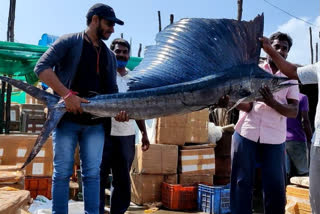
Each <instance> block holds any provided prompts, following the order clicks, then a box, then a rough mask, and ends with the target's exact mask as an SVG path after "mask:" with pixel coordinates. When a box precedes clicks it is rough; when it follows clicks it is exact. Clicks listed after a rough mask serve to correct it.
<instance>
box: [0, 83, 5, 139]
mask: <svg viewBox="0 0 320 214" xmlns="http://www.w3.org/2000/svg"><path fill="white" fill-rule="evenodd" d="M5 92H6V82H4V81H2V86H1V91H0V134H3V128H4V117H3V116H4V95H5Z"/></svg>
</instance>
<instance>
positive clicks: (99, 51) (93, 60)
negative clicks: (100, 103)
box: [64, 39, 108, 125]
mask: <svg viewBox="0 0 320 214" xmlns="http://www.w3.org/2000/svg"><path fill="white" fill-rule="evenodd" d="M100 43H101V44H100V47H94V46H93V45H92V44H91V43H90V42H88V41H87V40H86V39H83V48H82V53H81V58H80V62H79V65H78V69H77V73H76V76H75V78H74V80H73V82H72V85H71V90H73V91H76V92H78V93H79V94H78V96H79V97H84V98H88V97H93V96H94V95H97V94H105V93H106V92H107V85H106V78H107V72H108V71H107V63H108V58H107V52H106V47H105V44H104V43H103V42H102V41H100ZM98 55H99V64H98V62H97V57H98ZM97 65H99V69H97ZM64 118H67V119H70V120H72V121H74V122H77V123H80V124H85V125H96V124H99V123H102V122H103V121H104V118H95V117H94V116H92V115H91V114H88V113H82V114H81V115H80V114H78V115H75V114H73V113H68V112H67V113H66V114H65V116H64Z"/></svg>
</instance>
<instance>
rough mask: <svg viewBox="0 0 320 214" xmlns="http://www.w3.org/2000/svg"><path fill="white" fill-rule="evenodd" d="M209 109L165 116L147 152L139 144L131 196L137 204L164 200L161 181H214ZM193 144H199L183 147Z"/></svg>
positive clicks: (156, 127)
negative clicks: (209, 136)
mask: <svg viewBox="0 0 320 214" xmlns="http://www.w3.org/2000/svg"><path fill="white" fill-rule="evenodd" d="M208 115H209V113H208V110H207V109H205V110H202V111H199V112H193V113H189V114H184V115H175V116H168V117H161V118H158V119H157V123H156V126H155V132H156V135H155V142H154V143H156V144H151V145H150V148H149V150H148V151H146V152H142V150H141V144H138V145H136V155H135V159H134V162H133V165H132V172H131V183H132V188H131V189H132V194H131V199H132V201H133V202H134V203H136V204H140V205H141V204H145V203H152V202H158V201H161V183H162V182H166V183H169V184H182V185H186V186H187V185H195V184H197V183H206V184H212V183H213V175H214V169H215V161H214V148H213V147H212V146H210V145H206V146H203V144H208ZM186 143H193V144H195V145H196V146H191V147H188V146H183V145H185V144H186Z"/></svg>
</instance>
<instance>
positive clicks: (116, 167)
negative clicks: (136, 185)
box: [100, 135, 135, 214]
mask: <svg viewBox="0 0 320 214" xmlns="http://www.w3.org/2000/svg"><path fill="white" fill-rule="evenodd" d="M134 154H135V135H130V136H110V135H106V139H105V144H104V149H103V158H102V163H101V172H100V179H101V181H100V214H103V213H104V206H105V194H104V192H105V188H106V181H107V179H108V175H109V173H110V168H111V171H112V185H111V208H110V213H111V214H123V213H125V212H126V211H127V209H128V207H129V205H130V201H131V181H130V169H131V165H132V162H133V159H134Z"/></svg>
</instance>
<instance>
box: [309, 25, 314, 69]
mask: <svg viewBox="0 0 320 214" xmlns="http://www.w3.org/2000/svg"><path fill="white" fill-rule="evenodd" d="M309 34H310V51H311V64H313V47H312V29H311V27H309Z"/></svg>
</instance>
